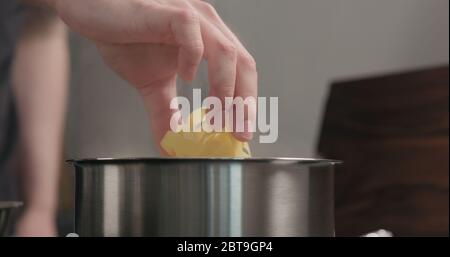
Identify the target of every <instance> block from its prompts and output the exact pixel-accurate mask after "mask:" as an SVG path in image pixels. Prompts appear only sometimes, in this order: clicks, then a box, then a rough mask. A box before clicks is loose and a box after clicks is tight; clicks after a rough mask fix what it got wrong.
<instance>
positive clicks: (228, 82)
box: [201, 21, 237, 103]
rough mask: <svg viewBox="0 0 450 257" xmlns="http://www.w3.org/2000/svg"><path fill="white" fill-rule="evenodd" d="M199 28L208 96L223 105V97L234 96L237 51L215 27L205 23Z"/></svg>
mask: <svg viewBox="0 0 450 257" xmlns="http://www.w3.org/2000/svg"><path fill="white" fill-rule="evenodd" d="M201 26H202V36H203V40H204V44H205V57H206V59H207V61H208V80H209V84H210V95H212V96H216V97H218V98H219V99H220V100H221V101H222V103H224V101H225V97H233V96H234V90H235V83H236V65H237V50H236V47H235V45H234V44H233V42H232V41H230V40H229V39H228V38H227V37H226V36H225V35H224V34H223V33H222V32H221V31H220V30H218V29H217V28H216V27H215V26H213V25H212V24H210V23H208V22H205V21H203V22H202V23H201Z"/></svg>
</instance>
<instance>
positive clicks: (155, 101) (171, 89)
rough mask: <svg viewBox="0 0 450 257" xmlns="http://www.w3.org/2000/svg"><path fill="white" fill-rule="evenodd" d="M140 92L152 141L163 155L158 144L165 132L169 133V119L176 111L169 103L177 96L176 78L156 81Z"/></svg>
mask: <svg viewBox="0 0 450 257" xmlns="http://www.w3.org/2000/svg"><path fill="white" fill-rule="evenodd" d="M140 92H141V95H142V97H143V98H144V103H145V108H146V110H147V114H148V116H149V117H148V118H149V121H150V126H151V129H152V132H153V136H154V141H155V143H156V144H157V145H158V146H159V151H160V153H162V154H164V150H163V149H162V148H161V146H160V145H159V143H160V142H161V139H162V138H163V137H164V135H165V134H166V132H167V131H169V129H170V119H171V117H172V115H173V114H174V113H176V111H177V110H172V109H170V102H171V101H172V99H173V98H174V97H176V94H177V89H176V77H175V76H173V77H169V78H167V79H163V80H160V81H156V82H154V83H153V84H151V85H147V86H146V87H145V88H143V89H142V90H141V91H140Z"/></svg>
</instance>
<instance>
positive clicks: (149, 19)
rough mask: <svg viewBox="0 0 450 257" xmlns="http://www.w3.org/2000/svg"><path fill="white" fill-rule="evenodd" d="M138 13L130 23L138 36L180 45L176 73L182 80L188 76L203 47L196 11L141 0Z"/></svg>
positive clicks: (148, 41) (190, 77)
mask: <svg viewBox="0 0 450 257" xmlns="http://www.w3.org/2000/svg"><path fill="white" fill-rule="evenodd" d="M138 13H139V15H137V16H138V18H137V21H135V22H134V23H136V24H137V25H136V29H135V31H137V32H136V33H137V34H138V35H140V37H139V40H142V41H145V42H147V43H158V44H161V43H162V44H173V45H177V46H178V47H179V49H180V51H179V56H178V74H179V75H180V76H181V78H182V79H184V80H187V81H190V80H192V79H193V78H194V76H195V73H196V70H197V68H198V65H199V64H200V62H201V60H202V58H203V51H204V46H203V39H202V34H201V29H200V19H199V15H198V14H197V12H196V11H195V10H193V9H191V8H180V7H179V6H175V5H167V4H165V5H163V4H156V3H154V2H150V3H148V2H145V1H143V2H141V9H140V10H139V11H138Z"/></svg>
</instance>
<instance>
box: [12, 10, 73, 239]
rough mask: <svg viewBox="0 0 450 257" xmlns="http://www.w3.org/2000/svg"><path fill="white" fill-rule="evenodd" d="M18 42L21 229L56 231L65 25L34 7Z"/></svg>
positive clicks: (40, 232)
mask: <svg viewBox="0 0 450 257" xmlns="http://www.w3.org/2000/svg"><path fill="white" fill-rule="evenodd" d="M23 25H24V26H23V27H22V31H21V34H20V38H19V40H18V44H17V46H16V52H15V57H14V63H13V71H12V72H13V74H12V83H13V91H14V96H15V100H16V106H17V112H18V120H19V130H20V136H19V162H18V163H19V166H18V171H19V172H20V176H19V178H20V181H19V182H20V189H21V193H22V198H23V199H24V201H25V210H24V212H23V215H22V217H21V218H20V219H19V222H18V225H17V230H16V233H17V234H18V235H22V236H30V235H33V236H36V235H44V236H51V235H55V234H56V228H55V213H56V204H57V186H58V169H59V163H60V159H61V158H60V157H61V145H62V135H63V123H64V113H65V105H66V91H67V77H68V52H67V45H66V44H67V42H66V33H65V27H64V25H63V23H62V22H60V21H59V19H58V18H57V17H56V16H55V15H54V14H53V13H51V12H50V11H48V10H46V9H43V8H39V7H30V8H29V9H28V10H27V11H26V15H25V21H24V24H23Z"/></svg>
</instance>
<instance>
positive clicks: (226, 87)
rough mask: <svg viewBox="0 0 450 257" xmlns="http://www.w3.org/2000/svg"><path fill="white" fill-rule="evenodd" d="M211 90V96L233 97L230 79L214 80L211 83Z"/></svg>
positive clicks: (232, 84) (232, 85)
mask: <svg viewBox="0 0 450 257" xmlns="http://www.w3.org/2000/svg"><path fill="white" fill-rule="evenodd" d="M211 86H212V88H213V94H215V95H217V96H221V97H223V96H233V95H234V83H233V81H232V80H230V79H225V78H222V79H214V80H213V81H211Z"/></svg>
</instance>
